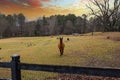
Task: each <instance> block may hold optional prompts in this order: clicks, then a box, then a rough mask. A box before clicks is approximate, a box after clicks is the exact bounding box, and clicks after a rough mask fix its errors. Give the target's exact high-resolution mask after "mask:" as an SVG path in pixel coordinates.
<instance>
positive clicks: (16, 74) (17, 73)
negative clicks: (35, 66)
mask: <svg viewBox="0 0 120 80" xmlns="http://www.w3.org/2000/svg"><path fill="white" fill-rule="evenodd" d="M11 72H12V80H21V70H20V56H19V55H13V56H12V61H11Z"/></svg>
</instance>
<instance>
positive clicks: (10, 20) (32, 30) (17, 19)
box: [0, 13, 120, 38]
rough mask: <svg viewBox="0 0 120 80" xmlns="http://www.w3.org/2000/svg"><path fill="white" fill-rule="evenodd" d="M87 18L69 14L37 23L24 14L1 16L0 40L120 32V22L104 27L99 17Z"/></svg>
mask: <svg viewBox="0 0 120 80" xmlns="http://www.w3.org/2000/svg"><path fill="white" fill-rule="evenodd" d="M119 15H120V13H119ZM87 17H88V16H87V15H86V14H83V15H82V16H78V17H77V16H75V15H74V14H68V15H55V16H50V17H42V18H39V19H38V20H36V21H26V18H25V16H24V15H23V14H18V15H16V14H14V15H7V16H5V15H4V14H0V38H4V37H17V36H49V35H60V34H67V35H70V34H73V33H79V34H83V33H87V32H94V31H102V32H107V31H120V20H118V21H117V22H116V23H115V24H114V25H112V26H111V25H110V24H111V23H113V20H111V22H108V23H107V26H104V24H103V23H102V22H101V20H100V18H99V17H91V18H89V19H88V18H87Z"/></svg>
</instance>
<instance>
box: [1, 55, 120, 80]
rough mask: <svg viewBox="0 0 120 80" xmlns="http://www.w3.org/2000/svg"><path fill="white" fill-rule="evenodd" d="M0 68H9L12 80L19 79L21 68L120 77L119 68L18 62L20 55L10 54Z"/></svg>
mask: <svg viewBox="0 0 120 80" xmlns="http://www.w3.org/2000/svg"><path fill="white" fill-rule="evenodd" d="M0 67H1V68H11V71H12V74H11V75H12V80H21V70H33V71H46V72H55V73H68V74H80V75H88V76H90V75H92V76H104V77H115V78H120V69H119V68H117V69H116V68H95V67H76V66H59V65H43V64H27V63H20V56H17V55H16V56H12V61H11V62H10V63H9V62H0Z"/></svg>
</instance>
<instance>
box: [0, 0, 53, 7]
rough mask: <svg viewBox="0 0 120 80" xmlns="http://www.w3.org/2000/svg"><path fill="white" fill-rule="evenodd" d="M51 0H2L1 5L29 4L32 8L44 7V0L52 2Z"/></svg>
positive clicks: (0, 0)
mask: <svg viewBox="0 0 120 80" xmlns="http://www.w3.org/2000/svg"><path fill="white" fill-rule="evenodd" d="M50 1H51V0H0V5H1V4H2V5H7V6H10V7H15V6H27V7H32V8H37V7H42V6H43V5H42V2H50Z"/></svg>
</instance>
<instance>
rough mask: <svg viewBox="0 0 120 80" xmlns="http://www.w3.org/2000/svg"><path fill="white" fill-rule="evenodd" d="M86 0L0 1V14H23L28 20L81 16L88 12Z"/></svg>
mask: <svg viewBox="0 0 120 80" xmlns="http://www.w3.org/2000/svg"><path fill="white" fill-rule="evenodd" d="M87 1H88V0H0V13H4V14H6V15H8V14H19V13H23V14H24V15H25V16H26V17H27V18H28V19H35V18H38V17H42V16H51V15H58V14H61V15H67V14H75V15H76V16H81V15H82V14H84V13H85V14H87V13H89V12H90V10H89V9H87V7H86V5H85V4H86V3H87Z"/></svg>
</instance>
